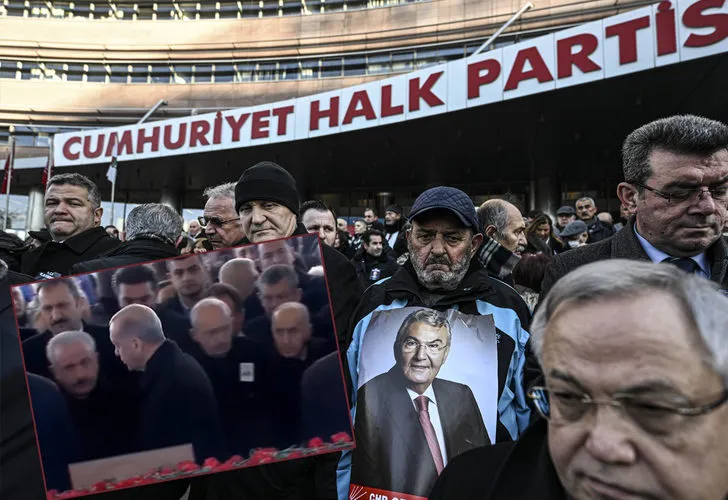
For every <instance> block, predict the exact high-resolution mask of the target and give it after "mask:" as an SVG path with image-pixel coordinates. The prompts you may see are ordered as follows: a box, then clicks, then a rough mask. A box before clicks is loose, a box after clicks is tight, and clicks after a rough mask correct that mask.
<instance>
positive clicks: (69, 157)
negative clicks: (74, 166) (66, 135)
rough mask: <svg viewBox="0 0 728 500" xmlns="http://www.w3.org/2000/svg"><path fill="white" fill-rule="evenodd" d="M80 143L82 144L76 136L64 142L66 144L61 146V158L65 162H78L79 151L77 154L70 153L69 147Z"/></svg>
mask: <svg viewBox="0 0 728 500" xmlns="http://www.w3.org/2000/svg"><path fill="white" fill-rule="evenodd" d="M81 142H82V141H81V138H80V137H78V136H76V137H71V138H70V139H68V140H67V141H66V143H65V144H64V145H63V157H64V158H65V159H67V160H78V159H79V157H80V156H81V153H80V151H79V152H78V153H73V152H72V151H71V146H74V145H76V144H79V145H80V144H81Z"/></svg>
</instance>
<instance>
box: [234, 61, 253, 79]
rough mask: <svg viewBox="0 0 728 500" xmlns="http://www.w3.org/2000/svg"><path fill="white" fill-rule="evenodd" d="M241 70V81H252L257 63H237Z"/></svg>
mask: <svg viewBox="0 0 728 500" xmlns="http://www.w3.org/2000/svg"><path fill="white" fill-rule="evenodd" d="M236 66H237V67H238V71H239V78H240V80H239V81H241V82H252V81H253V72H254V71H255V64H252V63H238V64H237V65H236Z"/></svg>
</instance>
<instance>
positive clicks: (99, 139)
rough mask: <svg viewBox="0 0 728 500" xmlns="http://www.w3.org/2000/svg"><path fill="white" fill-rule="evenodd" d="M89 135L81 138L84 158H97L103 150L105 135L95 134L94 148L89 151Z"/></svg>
mask: <svg viewBox="0 0 728 500" xmlns="http://www.w3.org/2000/svg"><path fill="white" fill-rule="evenodd" d="M91 138H92V137H91V136H89V135H87V136H86V137H84V138H83V155H84V156H85V157H86V158H98V157H99V156H101V152H102V151H103V150H104V140H105V139H106V136H105V135H103V134H99V135H97V136H96V149H94V150H93V151H91Z"/></svg>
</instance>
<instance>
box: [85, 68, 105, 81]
mask: <svg viewBox="0 0 728 500" xmlns="http://www.w3.org/2000/svg"><path fill="white" fill-rule="evenodd" d="M86 81H87V82H96V83H103V82H105V81H106V68H105V67H104V66H103V65H102V64H89V65H88V71H87V72H86Z"/></svg>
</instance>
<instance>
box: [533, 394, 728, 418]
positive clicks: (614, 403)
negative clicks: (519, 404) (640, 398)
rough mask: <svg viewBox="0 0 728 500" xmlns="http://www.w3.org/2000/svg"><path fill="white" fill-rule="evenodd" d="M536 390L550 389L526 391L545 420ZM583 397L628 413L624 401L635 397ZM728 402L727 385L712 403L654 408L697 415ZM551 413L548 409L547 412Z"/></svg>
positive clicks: (692, 415)
mask: <svg viewBox="0 0 728 500" xmlns="http://www.w3.org/2000/svg"><path fill="white" fill-rule="evenodd" d="M537 391H541V392H542V393H544V394H546V396H548V394H549V392H551V390H550V389H549V388H548V387H546V386H541V385H537V386H533V387H531V388H530V389H529V390H528V391H527V392H526V396H527V397H528V398H529V399H531V400H532V401H534V406H535V407H536V410H538V412H539V414H540V415H541V416H542V417H543V418H545V419H546V420H550V418H551V417H550V416H547V415H545V413H544V411H543V410H542V409H541V407H540V406H539V404H538V403H537V401H543V400H542V399H541V398H540V397H538V395H535V394H534V393H535V392H537ZM582 396H583V397H582V398H581V399H580V400H579V403H581V404H585V405H590V406H610V407H612V408H620V409H622V410H625V413H626V414H628V415H629V411H627V410H628V408H627V406H626V405H625V403H624V401H628V400H629V399H634V398H636V396H635V395H633V394H619V393H617V394H613V395H612V397H611V398H609V399H595V398H592V397H591V396H589V395H588V394H586V393H585V394H583V395H582ZM726 402H728V387H726V388H724V389H723V392H722V394H721V395H720V396H719V397H718V399H717V400H715V401H713V402H712V403H708V404H705V405H702V406H693V407H682V408H679V407H675V408H672V407H669V406H665V405H661V404H655V408H659V409H660V410H664V411H666V412H670V413H674V414H676V415H681V416H684V417H697V416H700V415H706V414H708V413H710V412H712V411H714V410H717V409H718V408H720V407H721V406H723V405H724V404H726ZM546 403H547V404H548V405H549V407H550V406H551V401H550V400H547V401H546ZM550 413H551V411H550V409H549V414H550Z"/></svg>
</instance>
